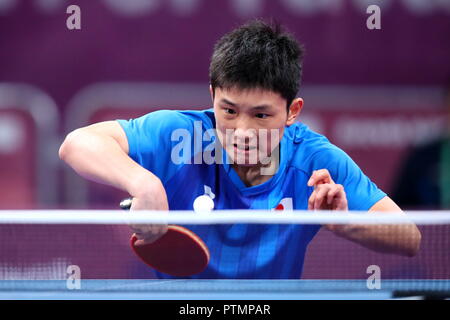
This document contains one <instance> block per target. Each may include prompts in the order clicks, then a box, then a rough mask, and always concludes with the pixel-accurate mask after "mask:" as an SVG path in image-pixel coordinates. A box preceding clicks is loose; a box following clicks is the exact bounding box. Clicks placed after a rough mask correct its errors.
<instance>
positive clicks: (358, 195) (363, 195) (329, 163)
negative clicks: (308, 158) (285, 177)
mask: <svg viewBox="0 0 450 320" xmlns="http://www.w3.org/2000/svg"><path fill="white" fill-rule="evenodd" d="M315 158H316V161H314V162H315V166H314V168H313V170H319V169H324V168H326V169H328V171H329V172H330V174H331V177H332V178H333V180H334V182H336V183H337V184H341V185H343V186H344V190H345V193H346V196H347V201H348V208H349V210H361V211H367V210H369V209H370V208H371V207H372V206H373V205H374V204H375V203H377V202H378V201H380V200H381V199H383V198H384V197H385V196H386V193H385V192H383V191H382V190H381V189H380V188H378V186H377V185H376V184H375V183H374V182H373V181H371V180H370V178H369V177H367V176H366V175H365V174H364V173H363V171H362V170H361V169H360V168H359V166H358V165H357V164H356V163H355V162H354V161H353V159H351V158H350V156H349V155H347V154H346V153H345V152H344V151H343V150H341V149H339V148H338V147H336V146H334V145H329V147H326V148H324V150H322V151H321V152H318V153H317V155H316V157H315Z"/></svg>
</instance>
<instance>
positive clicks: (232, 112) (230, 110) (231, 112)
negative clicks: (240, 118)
mask: <svg viewBox="0 0 450 320" xmlns="http://www.w3.org/2000/svg"><path fill="white" fill-rule="evenodd" d="M225 113H228V114H235V113H236V111H234V110H233V109H230V108H225Z"/></svg>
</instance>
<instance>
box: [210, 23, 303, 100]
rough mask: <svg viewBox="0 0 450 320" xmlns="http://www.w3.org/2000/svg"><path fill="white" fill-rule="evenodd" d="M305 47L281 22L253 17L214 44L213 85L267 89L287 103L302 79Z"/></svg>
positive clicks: (211, 81) (292, 97)
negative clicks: (286, 30) (268, 21)
mask: <svg viewBox="0 0 450 320" xmlns="http://www.w3.org/2000/svg"><path fill="white" fill-rule="evenodd" d="M303 53H304V50H303V47H302V46H301V45H300V44H299V43H298V42H297V41H296V40H295V38H294V37H293V36H292V35H291V34H289V33H287V32H285V31H283V30H282V28H281V26H280V25H279V24H270V23H266V22H264V21H262V20H253V21H251V22H249V23H247V24H244V25H243V26H241V27H239V28H237V29H235V30H233V31H231V32H229V33H227V34H225V35H224V36H223V37H222V38H221V39H219V41H218V42H217V43H216V44H215V46H214V52H213V55H212V58H211V64H210V68H209V78H210V83H211V86H212V89H213V93H214V90H215V88H222V89H229V88H234V87H235V88H239V89H256V88H260V89H266V90H270V91H273V92H276V93H279V94H280V95H281V96H282V97H283V98H285V99H286V101H287V105H288V107H289V105H290V104H291V103H292V101H293V100H294V99H295V97H296V95H297V92H298V89H299V86H300V81H301V74H302V58H303Z"/></svg>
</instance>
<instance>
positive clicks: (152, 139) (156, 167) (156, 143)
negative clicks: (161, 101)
mask: <svg viewBox="0 0 450 320" xmlns="http://www.w3.org/2000/svg"><path fill="white" fill-rule="evenodd" d="M117 121H118V122H119V124H120V125H121V127H122V128H123V130H124V131H125V134H126V136H127V140H128V146H129V152H128V155H129V156H130V157H131V158H132V159H133V160H134V161H136V162H137V163H138V164H139V165H141V166H142V167H144V168H146V169H147V170H149V171H150V172H152V173H153V174H155V175H156V176H158V177H159V178H160V179H161V181H162V182H163V183H165V182H166V181H167V180H168V179H170V177H171V176H172V175H173V174H174V173H175V172H176V171H177V169H178V168H179V167H180V166H181V165H182V163H180V161H173V159H172V151H173V150H174V147H175V146H176V145H177V144H179V143H180V141H182V142H184V143H186V144H189V146H190V142H191V141H190V139H188V138H190V135H191V133H192V127H193V126H192V121H191V119H190V118H189V117H187V116H186V115H184V114H182V113H179V112H177V111H172V110H160V111H155V112H152V113H148V114H146V115H144V116H142V117H139V118H136V119H130V120H122V119H120V120H117ZM182 136H184V137H185V138H186V139H185V140H182V139H181V137H182ZM174 138H176V139H174ZM189 146H188V147H189Z"/></svg>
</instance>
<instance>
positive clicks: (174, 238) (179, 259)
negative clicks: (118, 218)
mask: <svg viewBox="0 0 450 320" xmlns="http://www.w3.org/2000/svg"><path fill="white" fill-rule="evenodd" d="M131 203H132V199H130V198H129V199H125V200H123V201H121V202H120V207H121V208H122V209H124V210H128V209H130V207H131ZM137 240H138V238H137V237H136V235H133V236H132V237H131V240H130V241H131V248H132V249H133V251H134V253H135V254H136V255H137V256H138V257H139V258H140V259H141V260H142V261H143V262H144V263H145V264H147V265H148V266H150V267H152V268H153V269H155V270H157V271H159V272H162V273H166V274H169V275H172V276H176V277H187V276H191V275H194V274H197V273H200V272H202V271H203V270H204V269H205V268H206V266H207V265H208V263H209V257H210V254H209V250H208V247H207V246H206V244H205V243H204V242H203V241H202V239H200V237H198V236H197V235H196V234H195V233H193V232H192V231H190V230H188V229H186V228H184V227H181V226H177V225H169V226H168V229H167V232H166V233H165V234H164V235H163V236H162V237H161V238H159V239H158V240H156V241H154V242H152V243H148V244H137V243H136V241H137Z"/></svg>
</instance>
